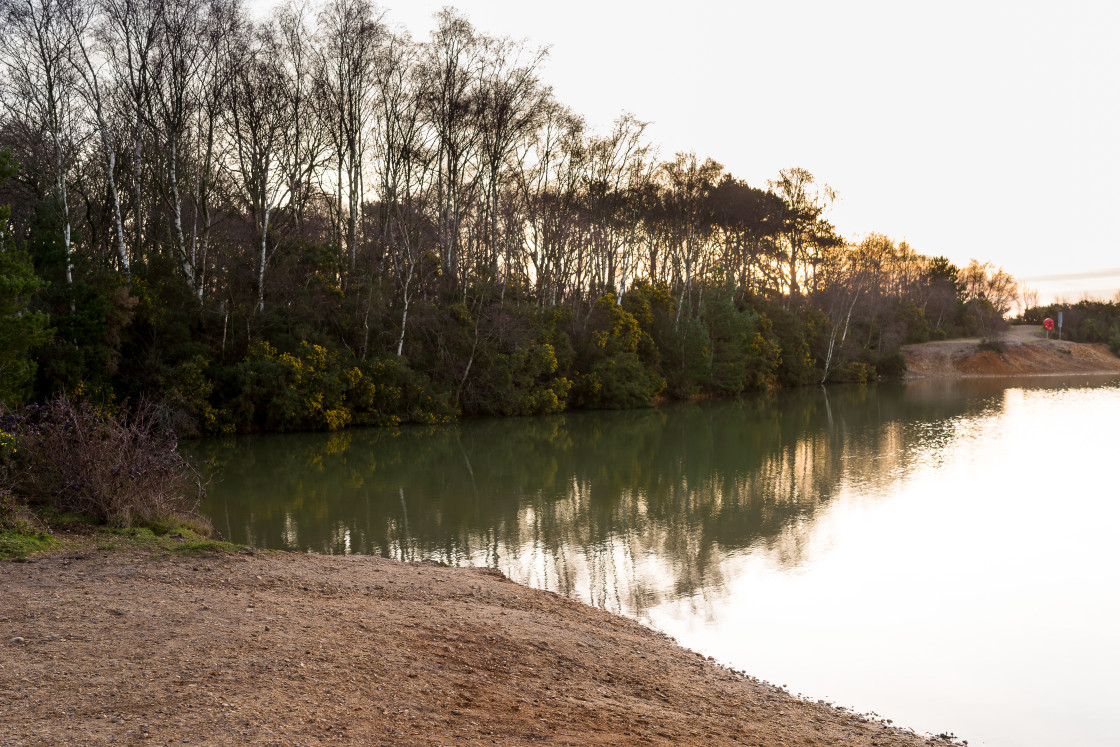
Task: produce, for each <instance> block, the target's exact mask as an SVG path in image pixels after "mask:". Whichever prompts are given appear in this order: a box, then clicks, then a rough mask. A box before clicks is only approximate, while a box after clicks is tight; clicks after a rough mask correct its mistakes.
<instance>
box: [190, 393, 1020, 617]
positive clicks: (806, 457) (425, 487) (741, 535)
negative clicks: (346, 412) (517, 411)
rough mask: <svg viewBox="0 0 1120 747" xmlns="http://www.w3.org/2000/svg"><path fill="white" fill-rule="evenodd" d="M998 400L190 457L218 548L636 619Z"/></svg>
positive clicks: (288, 444) (579, 420) (477, 425)
mask: <svg viewBox="0 0 1120 747" xmlns="http://www.w3.org/2000/svg"><path fill="white" fill-rule="evenodd" d="M999 392H1000V389H999V388H991V390H990V391H987V390H984V389H981V390H979V391H977V392H974V393H972V394H971V396H965V397H962V396H961V395H960V392H959V390H956V389H954V390H953V392H952V393H950V392H949V391H948V390H946V391H944V392H942V391H940V390H939V389H938V385H936V384H931V385H929V386H922V385H917V386H915V385H909V386H907V387H902V386H898V387H886V386H880V387H837V388H833V389H830V390H829V391H828V392H825V391H824V390H822V389H816V390H803V391H795V392H786V393H781V394H779V395H776V396H758V397H754V398H749V399H744V400H742V401H738V402H701V403H693V404H683V405H673V406H668V407H664V408H660V409H650V410H638V411H626V412H593V413H592V412H579V413H568V414H564V415H557V416H551V417H540V418H527V419H506V420H482V421H471V422H465V423H461V424H459V425H454V426H441V427H431V428H424V427H415V428H401V429H397V430H383V429H368V430H352V431H346V432H342V433H331V434H321V433H313V434H292V435H284V436H257V437H239V438H231V439H223V440H212V441H203V442H199V443H197V444H195V445H194V447H193V448H194V451H195V456H196V457H198V458H203V459H213V460H214V462H215V463H216V464H217V465H218V471H219V479H218V480H215V482H214V484H213V485H212V488H211V494H210V497H209V498H208V499H207V503H206V505H205V506H204V510H206V511H207V512H208V513H209V514H210V515H211V516H212V517H213V519H214V523H215V525H216V526H217V527H218V528H219V531H221V532H222V534H223V535H224V536H226V537H227V538H228V539H231V540H233V541H236V542H243V543H248V544H252V545H257V546H261V547H270V548H283V549H299V550H311V551H315V552H323V553H364V554H374V555H382V556H385V557H391V558H396V559H399V560H405V561H422V560H433V561H439V562H444V563H448V564H451V565H466V564H471V565H487V566H492V567H497V568H499V569H501V570H502V571H503V572H505V573H506V574H507V575H508V576H509V577H510V578H512V579H514V580H516V581H519V582H522V583H527V584H531V585H533V586H537V587H540V588H546V589H550V590H553V591H557V592H559V593H562V594H567V595H573V596H577V597H579V598H581V599H584V600H586V601H589V602H591V603H592V604H595V605H596V606H599V607H602V608H605V609H608V610H612V611H616V612H622V613H626V614H630V615H634V616H637V617H642V616H643V613H644V611H645V610H647V609H650V608H651V607H652V606H654V605H657V604H659V603H660V602H662V601H664V600H667V599H675V600H682V599H684V600H688V601H689V602H690V604H692V605H693V607H694V608H695V611H696V612H697V613H699V614H704V610H705V608H706V606H707V601H708V600H710V599H711V598H712V596H711V595H713V594H714V595H718V594H720V593H722V590H723V588H724V585H725V584H724V581H725V578H724V574H725V572H726V571H725V567H726V566H727V560H728V559H729V558H731V557H734V556H736V555H737V554H741V553H744V552H765V553H766V554H767V555H768V557H770V558H773V560H774V562H777V563H779V564H780V565H782V566H786V567H791V568H792V567H796V566H797V565H798V564H800V563H801V562H803V559H804V558H805V553H806V547H805V542H806V539H807V537H808V536H809V533H808V527H809V526H810V525H811V524H812V522H813V519H814V515H815V514H816V513H817V512H818V511H819V510H820V509H821V507H822V506H824V505H826V504H827V503H828V502H829V500H830V498H831V497H832V496H833V495H835V494H836V493H837V492H838V491H839V490H841V489H847V488H853V487H854V488H857V489H859V490H865V491H866V492H867V493H868V495H873V494H874V486H875V484H876V482H877V481H880V480H882V479H883V478H884V477H889V476H891V475H895V474H898V473H899V472H900V471H902V470H905V469H907V465H908V459H911V458H913V456H914V455H915V454H919V453H920V454H924V455H928V454H929V449H928V448H924V450H923V449H918V448H916V447H918V446H924V447H928V446H929V444H931V443H936V442H937V441H938V440H942V441H945V442H947V441H948V439H949V437H950V436H951V434H952V431H953V429H954V427H955V425H954V424H955V423H956V422H957V421H959V420H960V419H961V418H962V416H965V415H975V414H977V413H978V412H981V411H982V410H984V409H986V408H994V407H998V406H999V402H1000V394H999ZM923 458H925V457H923Z"/></svg>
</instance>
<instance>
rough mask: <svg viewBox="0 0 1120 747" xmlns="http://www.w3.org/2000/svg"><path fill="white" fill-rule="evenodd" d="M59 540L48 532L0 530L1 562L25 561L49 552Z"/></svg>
mask: <svg viewBox="0 0 1120 747" xmlns="http://www.w3.org/2000/svg"><path fill="white" fill-rule="evenodd" d="M57 544H58V540H56V539H55V538H54V537H52V536H51V535H50V534H48V533H46V532H36V531H23V530H19V529H3V530H0V561H3V560H25V559H26V558H27V556H29V555H31V554H33V553H37V552H42V551H43V550H49V549H51V548H52V547H54V546H55V545H57Z"/></svg>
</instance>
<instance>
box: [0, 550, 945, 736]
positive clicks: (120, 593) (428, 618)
mask: <svg viewBox="0 0 1120 747" xmlns="http://www.w3.org/2000/svg"><path fill="white" fill-rule="evenodd" d="M89 546H90V548H91V549H89V550H88V551H82V552H81V554H80V555H78V556H76V555H75V554H74V551H73V550H70V551H69V552H70V555H69V557H68V556H67V555H65V554H55V555H51V556H45V557H40V558H37V559H34V560H33V561H32V562H28V563H3V564H0V589H3V594H2V596H0V633H2V635H3V638H2V640H0V744H4V745H24V744H27V745H32V744H52V745H53V744H64V743H72V742H73V743H85V744H89V743H95V744H114V745H116V744H136V743H157V742H158V743H170V742H174V743H178V744H182V743H188V742H189V743H192V744H215V745H223V744H231V745H232V744H262V745H289V744H299V745H307V744H355V745H367V744H368V745H428V744H455V745H459V744H507V745H514V744H516V745H521V744H533V743H546V744H563V745H607V744H615V745H623V744H626V745H629V744H662V745H682V744H751V745H767V746H769V745H917V744H929V743H943V742H941V741H938V740H932V739H923V738H920V737H918V736H915V735H913V734H911V733H910V732H907V731H904V730H900V729H896V728H893V727H890V726H888V725H886V724H883V723H881V722H877V721H873V720H868V719H865V718H863V717H861V716H858V715H855V714H852V713H850V712H847V711H844V710H841V709H838V708H833V707H830V706H828V705H826V704H823V703H811V702H807V701H803V700H799V699H797V698H795V697H792V696H791V695H789V694H787V693H786V692H784V691H782V690H780V689H778V688H775V687H773V686H771V685H768V684H765V683H762V682H759V681H757V680H754V679H751V678H749V677H746V676H744V675H742V674H741V673H736V672H733V671H731V670H728V669H725V668H723V667H721V666H719V665H718V664H716V663H714V662H712V661H709V660H705V659H704V658H703V657H701V656H699V655H697V654H695V653H692V652H690V651H686V650H684V649H682V648H680V647H679V646H677V645H675V644H674V643H673V642H672V641H670V640H668V639H667V638H665V637H663V636H660V635H658V634H656V633H654V632H652V631H650V630H648V629H646V628H644V627H642V626H641V625H639V624H637V623H635V622H633V621H630V620H627V619H624V618H620V617H616V616H613V615H610V614H608V613H606V612H602V611H600V610H596V609H593V608H591V607H587V606H585V605H583V604H579V603H577V602H574V601H571V600H568V599H565V598H562V597H559V596H556V595H554V594H551V593H547V592H542V591H536V590H533V589H528V588H526V587H523V586H519V585H517V584H514V583H511V582H509V581H507V580H506V579H505V578H503V577H501V576H500V575H498V574H494V573H491V572H487V571H485V570H469V569H453V568H442V567H437V566H433V565H404V564H400V563H395V562H392V561H388V560H384V559H381V558H371V557H337V556H333V557H332V556H316V555H299V554H289V553H265V554H241V555H205V556H200V557H166V556H159V555H155V554H152V553H145V552H139V551H121V550H118V551H113V552H102V551H97V550H94V549H92V544H90V545H89ZM915 676H920V674H919V673H915Z"/></svg>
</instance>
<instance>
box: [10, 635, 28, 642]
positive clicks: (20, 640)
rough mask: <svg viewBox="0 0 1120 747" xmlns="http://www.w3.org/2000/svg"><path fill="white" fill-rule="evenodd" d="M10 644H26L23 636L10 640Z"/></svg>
mask: <svg viewBox="0 0 1120 747" xmlns="http://www.w3.org/2000/svg"><path fill="white" fill-rule="evenodd" d="M8 643H25V641H24V640H23V636H18V635H17V636H16V637H15V638H11V639H9V640H8Z"/></svg>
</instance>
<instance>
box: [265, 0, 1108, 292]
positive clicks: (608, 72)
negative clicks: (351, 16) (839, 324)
mask: <svg viewBox="0 0 1120 747" xmlns="http://www.w3.org/2000/svg"><path fill="white" fill-rule="evenodd" d="M259 1H260V2H262V3H264V2H268V0H259ZM380 4H381V6H382V7H383V8H384V9H385V10H386V11H387V15H386V20H387V21H388V22H390V23H391V24H395V25H401V26H404V27H405V28H407V29H408V30H409V31H410V32H411V33H412V35H413V37H414V38H415V39H417V40H424V39H427V38H428V35H429V33H430V31H431V29H432V27H433V25H434V22H433V20H432V16H433V14H434V13H435V12H437V11H438V10H439V9H440V8H441V7H442V6H444V5H446V4H451V5H453V6H454V7H456V8H458V9H459V10H460V11H462V12H463V13H464V14H465V15H466V16H467V17H468V18H469V19H470V21H471V22H472V23H473V24H474V26H475V27H476V28H477V29H479V30H480V31H482V32H484V33H488V34H490V35H494V36H508V37H512V38H515V39H524V40H526V41H527V42H528V43H529V44H530V45H531V46H534V47H536V46H548V47H549V48H550V54H549V57H548V59H547V61H546V63H545V66H544V69H543V71H542V79H543V81H544V82H545V83H547V84H549V85H551V86H552V87H553V89H554V91H555V93H556V96H557V98H558V99H559V100H560V101H561V102H563V103H564V104H566V105H568V106H570V107H571V108H572V109H573V110H575V111H576V112H577V113H579V114H582V115H583V116H584V117H585V118H586V119H587V121H588V122H589V124H591V126H592V127H593V128H596V129H599V130H603V129H606V128H607V127H608V126H609V124H610V123H611V121H613V120H614V119H615V118H616V117H617V116H619V114H621V113H622V112H623V111H628V112H631V113H633V114H634V115H635V116H636V117H637V118H638V119H640V120H642V121H646V122H649V123H650V126H649V129H648V133H649V135H650V137H651V139H652V140H653V141H654V142H655V143H656V144H657V145H658V146H659V148H660V152H661V155H662V157H663V158H671V157H672V156H673V155H674V154H675V153H677V152H684V151H695V152H696V154H697V155H698V156H700V157H701V158H706V157H711V158H713V159H715V160H716V161H718V162H720V163H722V164H723V165H724V166H725V168H726V169H727V170H729V171H730V172H731V173H733V174H734V175H735V176H736V177H739V178H741V179H745V180H746V181H747V182H749V183H750V184H752V185H754V186H759V187H765V186H766V182H767V180H768V179H774V178H776V177H777V175H778V171H779V170H780V169H783V168H788V167H793V166H799V167H803V168H805V169H808V170H809V171H810V172H812V173H813V174H814V175H815V177H816V178H817V181H818V182H819V183H821V184H828V185H829V186H831V187H832V188H834V189H835V190H836V191H837V193H838V195H839V199H838V201H837V202H836V203H835V204H834V206H833V208H832V210H831V212H830V214H829V217H830V219H831V221H832V223H833V224H834V225H835V226H836V227H837V229H838V230H839V232H840V233H841V234H842V235H844V236H845V237H846V238H849V239H858V238H859V237H861V236H863V235H866V234H867V233H869V232H878V233H883V234H886V235H888V236H890V237H892V238H894V239H896V240H903V239H904V240H906V241H907V242H909V243H910V244H911V246H913V247H914V248H915V249H916V250H917V251H919V252H921V253H923V254H926V255H930V256H937V255H944V256H946V257H948V258H949V259H950V260H951V261H953V262H954V263H955V264H957V265H963V264H967V262H968V261H969V260H970V259H972V258H976V259H980V260H982V261H991V262H992V263H993V264H994V265H996V266H998V267H1002V268H1003V269H1005V270H1007V271H1008V272H1010V273H1011V274H1012V275H1014V276H1015V277H1016V279H1018V280H1019V281H1020V282H1021V283H1022V284H1024V285H1027V286H1030V287H1033V288H1036V289H1038V290H1039V291H1040V300H1042V301H1043V302H1046V301H1048V300H1050V299H1051V298H1053V297H1054V296H1055V295H1061V296H1064V297H1065V298H1067V299H1068V300H1073V301H1075V300H1078V299H1079V298H1081V297H1082V296H1083V295H1084V294H1085V293H1089V294H1090V295H1091V296H1093V297H1096V298H1105V299H1111V298H1113V296H1114V295H1115V294H1116V293H1117V292H1118V291H1120V237H1118V235H1117V221H1116V220H1115V218H1116V215H1117V211H1118V207H1120V180H1118V178H1117V176H1118V174H1120V42H1118V41H1117V40H1120V3H1117V2H1115V0H1063V1H1062V2H1058V1H1057V0H1050V1H1048V2H1038V0H1018V1H1017V2H1003V1H994V0H972V1H971V2H959V1H958V0H945V1H943V2H939V3H917V2H900V1H899V0H889V1H871V0H857V1H848V0H785V1H782V2H765V3H763V2H751V1H747V2H708V1H706V0H692V1H691V2H674V3H668V2H661V1H660V0H644V1H632V0H597V1H595V0H565V2H552V3H541V2H531V1H526V0H458V2H451V3H448V2H446V1H445V0H382V2H381V3H380Z"/></svg>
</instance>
